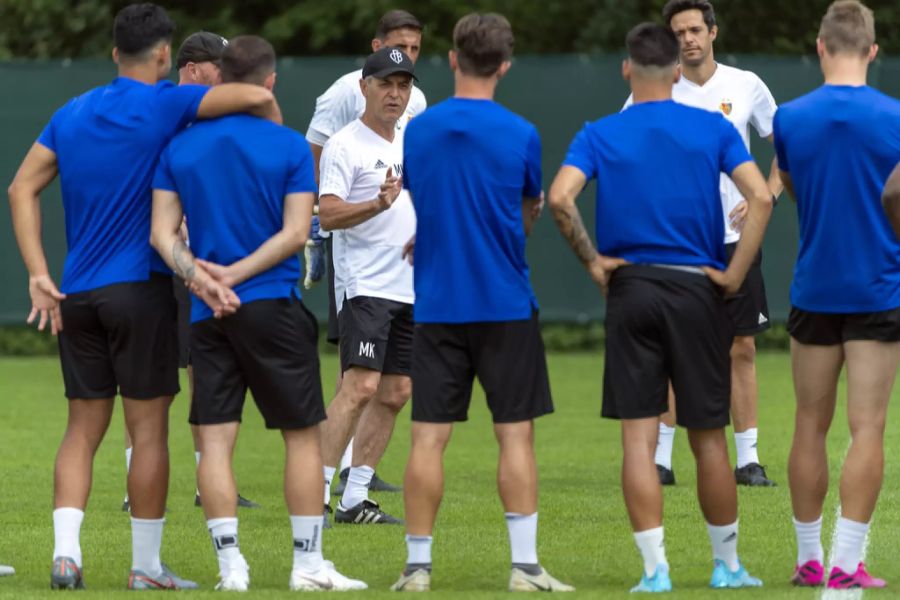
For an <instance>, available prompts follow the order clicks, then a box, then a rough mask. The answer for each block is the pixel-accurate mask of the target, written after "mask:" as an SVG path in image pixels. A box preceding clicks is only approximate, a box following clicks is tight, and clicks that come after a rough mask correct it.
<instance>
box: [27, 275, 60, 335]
mask: <svg viewBox="0 0 900 600" xmlns="http://www.w3.org/2000/svg"><path fill="white" fill-rule="evenodd" d="M28 293H29V294H31V312H30V313H29V314H28V319H27V320H26V321H25V322H26V323H28V324H29V325H31V323H33V322H34V320H35V319H36V318H37V316H38V315H40V317H41V318H40V320H39V321H38V326H37V328H38V331H43V330H44V327H46V326H47V319H48V318H49V319H50V332H51V333H52V334H53V335H56V334H57V333H59V332H60V331H62V328H63V322H62V313H60V311H59V303H60V302H61V301H62V300H64V299H65V297H66V295H65V294H63V293H62V292H60V291H59V289H57V287H56V284H55V283H53V280H52V279H51V278H50V276H49V275H35V276H33V277H29V278H28Z"/></svg>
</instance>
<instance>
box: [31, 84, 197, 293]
mask: <svg viewBox="0 0 900 600" xmlns="http://www.w3.org/2000/svg"><path fill="white" fill-rule="evenodd" d="M205 91H206V88H205V87H202V86H183V87H181V88H176V87H175V86H174V85H173V84H171V83H170V82H161V83H159V84H157V85H149V84H145V83H142V82H139V81H136V80H133V79H128V78H124V77H119V78H117V79H115V80H114V81H113V82H112V83H110V84H109V85H105V86H102V87H99V88H96V89H93V90H91V91H89V92H87V93H85V94H83V95H81V96H79V97H76V98H73V99H72V100H70V101H69V102H68V103H67V104H66V105H65V106H63V107H62V108H61V109H60V110H58V111H57V112H56V114H55V115H54V116H53V118H52V120H51V121H50V124H49V125H48V126H47V128H46V129H45V130H44V132H43V133H42V134H41V137H40V138H39V140H38V141H39V142H40V143H41V144H43V145H44V146H46V147H48V148H49V149H51V150H53V151H54V153H55V154H56V158H57V164H58V166H59V175H60V185H61V187H62V196H63V206H64V208H65V220H66V238H67V242H68V254H67V256H66V261H65V266H64V269H63V279H62V286H61V287H62V290H63V291H64V292H68V293H74V292H80V291H85V290H89V289H95V288H98V287H102V286H105V285H109V284H112V283H120V282H125V281H141V280H145V279H147V277H149V272H150V270H151V269H152V270H158V271H162V272H167V269H166V268H165V265H164V263H162V261H161V260H160V259H159V257H158V256H157V255H156V253H155V252H153V250H152V248H151V247H150V244H149V239H150V238H149V235H150V204H151V203H150V184H151V180H152V176H153V169H154V167H155V165H156V161H157V159H158V157H159V153H160V152H161V151H162V149H163V148H164V147H165V144H166V143H167V142H168V141H169V140H170V139H171V137H172V136H173V135H175V133H176V132H177V131H178V130H179V129H181V128H183V127H184V126H186V125H187V124H188V123H189V122H190V121H192V120H193V119H194V118H195V116H196V112H197V107H198V106H199V103H200V100H201V98H202V96H203V94H204V93H205Z"/></svg>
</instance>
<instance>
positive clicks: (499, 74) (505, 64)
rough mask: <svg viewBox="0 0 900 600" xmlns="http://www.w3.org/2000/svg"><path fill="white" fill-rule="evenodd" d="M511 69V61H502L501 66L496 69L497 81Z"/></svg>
mask: <svg viewBox="0 0 900 600" xmlns="http://www.w3.org/2000/svg"><path fill="white" fill-rule="evenodd" d="M511 68H512V61H511V60H504V61H503V64H501V65H500V68H499V69H497V73H496V76H497V79H502V78H503V76H504V75H506V74H507V73H508V72H509V70H510V69H511Z"/></svg>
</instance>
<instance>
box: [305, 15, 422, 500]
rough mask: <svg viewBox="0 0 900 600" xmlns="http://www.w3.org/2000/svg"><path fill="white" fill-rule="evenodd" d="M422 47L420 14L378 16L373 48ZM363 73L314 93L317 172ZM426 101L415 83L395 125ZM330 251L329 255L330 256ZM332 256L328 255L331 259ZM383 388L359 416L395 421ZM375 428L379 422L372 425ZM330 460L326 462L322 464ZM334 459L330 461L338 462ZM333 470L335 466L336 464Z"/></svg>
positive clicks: (311, 133) (334, 323) (343, 473)
mask: <svg viewBox="0 0 900 600" xmlns="http://www.w3.org/2000/svg"><path fill="white" fill-rule="evenodd" d="M421 47H422V24H421V23H420V22H419V20H418V19H417V18H416V17H415V16H413V15H412V14H410V13H408V12H407V11H405V10H391V11H388V12H387V13H385V14H384V15H383V16H382V17H381V19H379V21H378V26H377V28H376V30H375V37H374V38H373V39H372V52H377V51H378V50H380V49H382V48H397V49H398V50H401V51H402V52H403V53H404V54H406V55H407V56H408V57H409V59H410V60H411V61H412V62H413V64H415V62H416V60H417V59H418V57H419V51H420V50H421ZM360 79H362V70H361V69H357V70H356V71H352V72H350V73H347V74H346V75H344V76H342V77H340V78H339V79H337V81H335V82H334V83H333V84H332V85H331V87H329V88H328V89H327V90H326V91H325V93H324V94H322V95H321V96H319V97H318V98H316V110H315V113H314V114H313V117H312V120H311V121H310V123H309V129H308V130H307V132H306V141H308V142H309V146H310V149H311V150H312V153H313V160H315V164H316V176H318V174H319V158H320V157H321V156H322V148H323V147H324V146H325V142H327V141H328V139H329V138H330V137H331V136H332V135H334V134H335V133H337V132H338V131H340V130H341V129H343V128H344V127H345V126H347V125H348V124H349V123H351V122H353V121H354V120H356V119H358V118H359V117H361V116H362V114H363V112H364V111H365V109H366V100H365V97H364V96H363V95H362V92H361V91H360V86H359V80H360ZM426 106H427V102H426V101H425V95H424V94H423V93H422V90H420V89H419V88H417V87H415V86H413V88H412V91H411V93H410V98H409V104H408V105H407V107H406V114H405V115H403V118H401V119H399V120H398V122H397V124H398V127H403V126H405V125H406V123H407V122H408V121H409V119H412V118H413V117H414V116H416V115H418V114H420V113H422V112H423V111H424V110H425V108H426ZM330 254H331V253H330V251H329V256H330ZM329 262H330V261H329ZM328 275H329V281H328V332H327V337H326V339H327V340H328V341H329V342H330V343H332V344H337V343H338V337H339V335H338V318H337V307H336V302H335V295H334V265H333V264H330V269H329V272H328ZM338 386H340V375H338ZM383 392H387V390H384V391H380V392H379V393H378V394H377V395H376V402H373V403H371V404H370V407H371V408H369V409H367V410H366V411H365V412H364V414H363V416H362V417H361V422H362V423H367V422H368V421H370V420H373V419H374V420H375V421H376V423H375V424H374V425H376V426H377V424H378V422H380V423H382V424H384V425H385V426H390V427H392V426H393V422H394V411H392V410H390V407H384V406H383V404H384V400H385V397H384V393H383ZM376 428H377V427H376ZM353 445H354V444H353V441H352V440H351V442H350V443H349V444H348V446H347V448H346V452H345V453H344V455H343V458H342V459H341V464H340V469H341V470H340V474H339V476H340V482H339V483H338V485H337V486H336V487H335V490H334V493H335V494H336V495H339V494H341V493H342V492H343V490H344V486H345V485H346V482H347V480H348V477H349V467H350V465H351V464H352V457H353ZM327 466H329V465H328V463H326V467H327ZM336 466H337V465H331V467H336ZM335 470H336V469H335ZM331 479H332V478H331V477H326V480H325V487H326V492H325V495H326V498H325V501H326V503H327V502H328V495H329V494H330V493H331V492H330V484H331ZM369 489H371V490H373V491H388V492H397V491H400V488H399V487H396V486H393V485H391V484H389V483H387V482H385V481H382V480H381V479H380V478H379V477H378V475H377V474H376V475H375V476H374V477H373V478H372V481H371V483H370V486H369Z"/></svg>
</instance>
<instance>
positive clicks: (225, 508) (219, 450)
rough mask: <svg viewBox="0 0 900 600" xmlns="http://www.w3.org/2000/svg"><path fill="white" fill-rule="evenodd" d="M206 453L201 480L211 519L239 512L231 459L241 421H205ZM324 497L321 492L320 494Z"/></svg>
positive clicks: (202, 433)
mask: <svg viewBox="0 0 900 600" xmlns="http://www.w3.org/2000/svg"><path fill="white" fill-rule="evenodd" d="M199 429H200V438H201V439H202V443H203V454H201V455H200V466H199V468H198V469H197V482H198V483H199V485H200V496H201V497H202V498H203V512H204V513H205V514H206V518H207V520H209V519H220V518H225V517H236V516H237V486H236V484H235V482H234V471H233V470H232V466H231V461H232V458H233V456H234V444H235V441H236V440H237V435H238V430H239V429H240V423H223V424H221V425H201V426H200V428H199ZM319 498H320V499H321V495H320V496H319Z"/></svg>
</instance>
